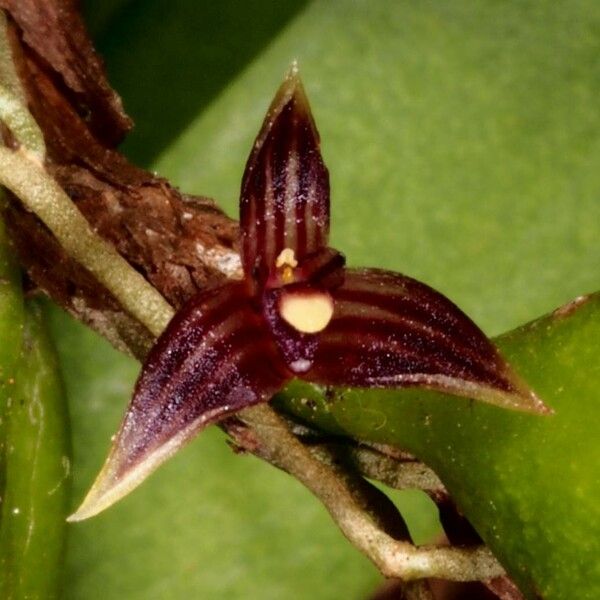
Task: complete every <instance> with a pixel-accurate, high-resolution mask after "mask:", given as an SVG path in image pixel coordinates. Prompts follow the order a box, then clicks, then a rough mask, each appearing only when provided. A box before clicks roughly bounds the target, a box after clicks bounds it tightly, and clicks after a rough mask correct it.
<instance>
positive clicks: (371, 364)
mask: <svg viewBox="0 0 600 600" xmlns="http://www.w3.org/2000/svg"><path fill="white" fill-rule="evenodd" d="M331 293H332V296H333V298H334V314H333V318H332V320H331V322H330V323H329V325H328V326H327V328H326V329H325V330H324V331H323V332H322V333H320V334H319V342H318V345H317V347H316V349H315V351H314V353H313V356H312V359H313V367H312V368H311V370H310V371H309V372H308V373H306V375H305V376H304V378H305V379H307V380H309V381H313V382H316V383H320V384H324V385H344V386H357V387H401V386H421V387H426V388H430V389H434V390H438V391H442V392H448V393H452V394H457V395H460V396H465V397H467V398H473V399H476V400H482V401H484V402H490V403H492V404H497V405H499V406H504V407H508V408H515V409H520V410H524V411H529V412H548V409H547V408H546V407H545V406H544V404H543V403H542V401H541V400H540V399H539V398H537V397H536V395H535V394H534V393H533V392H532V391H531V390H530V389H529V388H528V387H527V386H526V385H525V384H524V383H523V382H522V381H521V380H520V379H519V378H518V377H517V375H516V374H515V373H514V372H513V371H512V369H511V368H510V366H509V365H508V364H507V363H506V361H505V360H504V359H503V358H502V356H501V355H500V353H499V352H498V350H497V349H496V347H495V346H494V345H493V344H492V343H491V342H490V341H489V340H488V339H487V337H486V336H485V334H484V333H483V332H482V331H481V330H480V329H479V328H478V327H477V326H476V325H475V324H474V323H473V322H472V321H471V320H470V319H469V318H468V317H467V316H466V315H465V314H464V313H463V312H462V311H461V310H460V309H458V308H457V307H456V306H455V305H454V304H453V303H452V302H450V301H449V300H448V299H447V298H445V297H444V296H442V295H441V294H440V293H439V292H436V291H435V290H433V289H431V288H430V287H428V286H426V285H425V284H423V283H420V282H418V281H415V280H414V279H411V278H410V277H405V276H403V275H399V274H396V273H390V272H387V271H380V270H376V269H362V270H350V269H348V270H347V271H346V276H345V280H344V283H343V284H342V285H341V286H340V287H338V288H337V289H335V290H333V291H332V292H331Z"/></svg>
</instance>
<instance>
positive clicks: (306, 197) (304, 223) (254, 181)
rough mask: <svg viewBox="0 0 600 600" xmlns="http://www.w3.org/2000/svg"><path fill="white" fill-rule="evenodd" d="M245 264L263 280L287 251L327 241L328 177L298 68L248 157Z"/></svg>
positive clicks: (313, 248)
mask: <svg viewBox="0 0 600 600" xmlns="http://www.w3.org/2000/svg"><path fill="white" fill-rule="evenodd" d="M240 224H241V230H242V264H243V266H244V271H245V273H246V275H247V276H251V277H253V278H255V279H257V280H258V281H259V282H264V280H265V279H266V277H267V276H268V274H269V273H271V272H273V270H274V269H275V264H276V261H277V257H279V256H280V254H281V252H282V251H283V250H284V249H286V248H287V249H289V250H292V251H293V253H294V257H295V260H296V261H298V262H301V261H302V259H303V258H304V257H305V256H308V255H310V254H313V253H314V252H317V251H319V250H321V249H323V248H325V247H326V245H327V238H328V235H329V175H328V172H327V169H326V168H325V165H324V164H323V160H322V158H321V153H320V150H319V134H318V132H317V129H316V127H315V123H314V121H313V118H312V115H311V112H310V107H309V105H308V100H307V98H306V95H305V93H304V89H303V87H302V83H301V82H300V78H299V76H298V73H297V70H296V69H295V68H293V69H292V70H291V71H290V73H289V75H288V77H287V78H286V80H285V81H284V82H283V84H282V86H281V87H280V89H279V91H278V92H277V95H276V96H275V99H274V100H273V103H272V104H271V107H270V109H269V112H268V113H267V117H266V119H265V121H264V124H263V127H262V130H261V132H260V133H259V135H258V137H257V139H256V142H255V144H254V148H253V150H252V153H251V155H250V158H249V159H248V163H247V165H246V171H245V173H244V178H243V181H242V192H241V200H240Z"/></svg>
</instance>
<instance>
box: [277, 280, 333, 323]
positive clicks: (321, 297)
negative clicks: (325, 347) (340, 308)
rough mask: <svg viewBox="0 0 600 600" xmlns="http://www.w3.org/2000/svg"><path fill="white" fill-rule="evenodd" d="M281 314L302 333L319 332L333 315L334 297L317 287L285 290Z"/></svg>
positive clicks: (279, 304)
mask: <svg viewBox="0 0 600 600" xmlns="http://www.w3.org/2000/svg"><path fill="white" fill-rule="evenodd" d="M278 309H279V314H280V315H281V317H282V318H283V320H284V321H286V323H288V324H289V325H291V326H292V327H293V328H294V329H296V330H297V331H299V332H300V333H312V334H314V333H319V332H321V331H323V330H324V329H325V327H327V325H328V324H329V322H330V321H331V318H332V317H333V298H332V297H331V294H330V293H329V292H327V291H322V290H317V289H303V290H297V291H294V290H290V289H286V290H283V293H282V294H281V296H280V298H279V303H278Z"/></svg>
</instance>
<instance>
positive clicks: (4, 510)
mask: <svg viewBox="0 0 600 600" xmlns="http://www.w3.org/2000/svg"><path fill="white" fill-rule="evenodd" d="M3 300H4V299H2V301H0V312H2V313H4V312H6V311H4V310H2V309H3V308H4V304H5V303H4V301H3ZM3 316H4V315H3ZM7 323H8V324H9V325H10V326H11V327H12V328H16V329H17V330H19V333H22V334H23V340H22V346H21V345H16V346H14V345H13V346H11V349H12V351H13V355H14V356H17V357H18V362H17V364H16V365H14V366H13V369H14V370H13V371H12V373H13V375H12V376H11V377H10V379H9V381H7V382H6V383H5V385H6V389H4V390H3V393H2V396H1V399H2V401H3V405H2V406H3V431H2V435H3V437H2V445H3V464H2V480H3V481H2V484H3V487H2V505H1V516H0V592H1V594H2V598H6V599H7V600H19V599H21V598H31V599H32V600H33V599H38V598H39V599H42V598H43V599H46V598H48V599H52V598H58V597H59V596H60V590H61V587H62V576H63V568H62V567H63V559H64V550H65V542H66V523H65V518H66V515H67V508H68V501H69V491H70V485H69V484H70V472H71V462H70V456H69V454H70V452H69V451H70V432H69V431H68V419H67V412H66V403H65V397H64V394H63V389H62V385H61V382H60V379H59V377H58V375H57V365H56V357H55V354H54V350H53V348H52V346H51V345H50V342H49V339H48V337H47V334H46V332H45V330H44V327H43V325H42V321H41V315H40V311H39V307H36V306H34V305H29V307H28V310H27V312H26V314H25V322H24V328H23V330H22V332H21V331H20V329H21V327H20V326H19V323H18V321H16V320H12V321H2V320H0V324H1V325H0V326H2V329H4V327H3V326H4V325H5V324H7ZM2 333H5V332H4V331H0V334H2ZM13 337H14V336H13ZM8 340H10V332H9V335H7V336H4V337H2V341H3V343H4V342H5V341H8ZM4 364H6V363H0V365H2V366H4Z"/></svg>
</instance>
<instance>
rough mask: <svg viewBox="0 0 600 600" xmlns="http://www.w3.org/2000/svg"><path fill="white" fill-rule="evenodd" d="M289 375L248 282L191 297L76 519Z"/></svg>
mask: <svg viewBox="0 0 600 600" xmlns="http://www.w3.org/2000/svg"><path fill="white" fill-rule="evenodd" d="M287 378H288V375H287V371H286V370H285V367H284V366H283V363H282V360H281V358H280V355H279V353H278V351H277V348H276V347H275V345H274V342H273V341H272V340H271V337H270V335H269V333H268V331H267V330H266V328H265V324H264V320H263V317H262V315H261V314H260V312H257V311H256V309H255V307H254V305H253V303H252V301H251V299H250V298H249V296H248V293H247V285H246V284H245V283H243V282H240V283H228V284H225V285H224V286H222V287H219V288H215V289H211V290H208V291H205V292H202V293H200V294H198V295H197V296H195V297H194V298H192V299H191V300H190V301H189V302H188V303H187V305H185V306H184V307H183V308H182V309H181V310H180V311H179V312H178V313H177V315H176V316H175V317H174V318H173V320H172V321H171V323H170V324H169V326H168V327H167V329H166V330H165V332H164V333H163V335H162V336H161V337H160V338H159V340H158V342H157V343H156V345H155V346H154V348H153V349H152V351H151V352H150V355H149V357H148V360H147V362H146V363H145V365H144V367H143V369H142V373H141V375H140V378H139V379H138V382H137V384H136V388H135V391H134V396H133V399H132V401H131V404H130V406H129V408H128V410H127V413H126V415H125V418H124V420H123V423H122V425H121V429H120V431H119V433H118V435H117V437H116V440H115V442H114V444H113V447H112V450H111V452H110V455H109V457H108V459H107V461H106V464H105V465H104V467H103V469H102V471H101V473H100V475H99V476H98V478H97V480H96V482H95V483H94V486H93V487H92V489H91V491H90V492H89V494H88V496H87V497H86V499H85V500H84V502H83V504H82V506H81V507H80V508H79V510H78V511H77V512H76V513H75V514H74V515H72V516H71V517H70V520H72V521H79V520H82V519H86V518H88V517H91V516H93V515H95V514H97V513H98V512H100V511H102V510H104V509H105V508H107V507H108V506H110V505H111V504H113V503H114V502H116V501H117V500H119V499H120V498H122V497H123V496H125V495H126V494H128V493H129V492H130V491H131V490H132V489H133V488H135V487H136V486H137V485H139V484H140V483H141V482H142V481H143V480H144V479H145V478H146V477H147V476H148V475H149V474H150V473H152V472H153V471H154V470H155V469H156V468H157V467H158V466H159V465H160V464H161V463H163V462H164V461H165V460H167V459H168V458H170V457H171V456H172V455H173V454H174V453H175V452H176V451H177V450H179V449H180V448H181V447H182V446H183V445H184V444H185V443H187V442H188V441H190V440H191V439H192V438H193V437H194V436H195V435H196V434H197V433H198V432H199V431H200V430H201V429H202V428H204V427H205V426H206V425H208V424H210V423H213V422H215V421H218V420H220V419H222V418H224V417H225V416H227V415H229V414H231V413H233V412H236V411H238V410H240V409H242V408H245V407H247V406H250V405H253V404H257V403H259V402H263V401H268V400H269V399H270V397H271V396H272V395H273V394H274V393H275V392H276V391H278V390H279V389H280V388H281V387H282V386H283V384H284V383H285V381H286V379H287Z"/></svg>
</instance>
